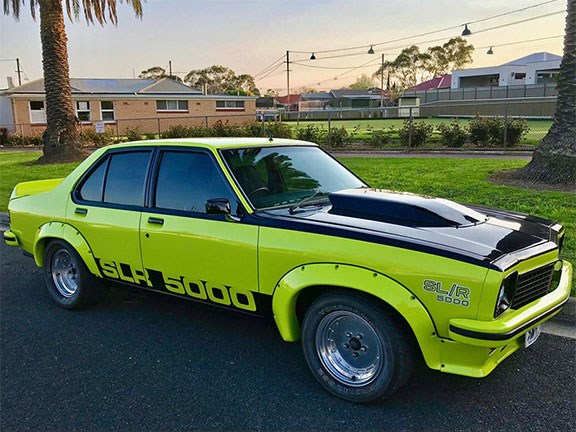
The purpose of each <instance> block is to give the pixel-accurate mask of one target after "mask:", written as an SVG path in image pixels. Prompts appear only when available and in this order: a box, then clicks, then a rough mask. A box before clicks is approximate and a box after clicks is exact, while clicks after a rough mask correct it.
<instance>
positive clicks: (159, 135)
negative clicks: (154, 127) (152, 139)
mask: <svg viewBox="0 0 576 432" xmlns="http://www.w3.org/2000/svg"><path fill="white" fill-rule="evenodd" d="M161 136H162V129H161V128H160V119H158V139H160V137H161Z"/></svg>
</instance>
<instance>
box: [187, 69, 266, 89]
mask: <svg viewBox="0 0 576 432" xmlns="http://www.w3.org/2000/svg"><path fill="white" fill-rule="evenodd" d="M184 81H185V82H186V83H188V84H189V85H190V86H192V87H195V88H204V87H206V89H207V92H208V93H209V94H230V95H243V96H252V95H256V96H259V95H260V90H258V88H256V84H255V83H254V78H253V77H252V75H248V74H241V75H236V72H234V71H233V70H232V69H230V68H227V67H225V66H219V65H213V66H210V67H207V68H205V69H195V70H192V71H190V72H188V73H187V74H186V76H185V77H184Z"/></svg>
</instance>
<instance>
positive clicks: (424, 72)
mask: <svg viewBox="0 0 576 432" xmlns="http://www.w3.org/2000/svg"><path fill="white" fill-rule="evenodd" d="M473 52H474V46H473V45H470V44H468V42H467V41H466V40H464V39H462V38H461V37H456V38H452V39H450V40H449V41H448V42H446V43H445V44H443V45H438V46H433V47H430V48H428V49H427V50H426V52H421V51H420V48H418V46H416V45H412V46H411V47H408V48H404V49H403V50H402V51H401V52H400V54H399V55H398V57H396V58H395V59H394V60H392V61H386V62H384V65H383V66H381V67H380V68H379V69H378V70H377V71H376V72H375V73H374V75H373V76H374V77H380V74H381V73H382V67H384V72H385V73H387V75H388V77H389V79H390V78H393V79H394V81H395V83H396V89H397V91H399V92H401V91H402V90H404V89H406V88H408V87H413V86H415V85H416V84H418V83H419V82H422V81H426V80H428V79H431V78H433V77H435V76H438V75H442V74H445V73H449V72H451V71H453V70H455V69H460V68H462V67H463V66H465V65H467V64H469V63H471V62H472V53H473Z"/></svg>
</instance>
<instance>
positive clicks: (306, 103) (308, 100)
mask: <svg viewBox="0 0 576 432" xmlns="http://www.w3.org/2000/svg"><path fill="white" fill-rule="evenodd" d="M333 100H334V96H333V95H332V94H331V93H329V92H318V93H302V94H301V95H300V102H299V103H298V110H299V111H317V110H324V109H326V108H327V107H329V106H331V103H332V101H333Z"/></svg>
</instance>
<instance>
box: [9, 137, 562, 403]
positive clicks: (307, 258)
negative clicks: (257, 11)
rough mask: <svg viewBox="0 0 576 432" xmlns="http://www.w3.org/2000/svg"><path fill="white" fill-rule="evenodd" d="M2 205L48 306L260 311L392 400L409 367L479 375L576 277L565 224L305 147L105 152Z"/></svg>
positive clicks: (327, 364)
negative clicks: (356, 168) (371, 173)
mask: <svg viewBox="0 0 576 432" xmlns="http://www.w3.org/2000/svg"><path fill="white" fill-rule="evenodd" d="M9 211H10V221H11V225H10V230H9V231H6V232H5V233H4V239H5V241H6V243H7V244H9V245H14V246H20V247H21V248H22V249H23V250H24V252H25V253H27V254H30V255H32V256H33V257H34V260H35V262H36V265H37V266H39V267H43V268H44V274H45V279H46V285H47V287H48V292H49V293H50V295H51V296H52V298H53V299H54V301H55V302H56V303H57V304H58V305H59V306H61V307H63V308H67V309H73V308H78V307H82V306H86V305H89V304H91V303H93V302H95V301H97V300H98V299H100V298H101V297H102V295H104V294H105V292H106V287H107V286H109V285H110V282H115V283H120V284H127V285H132V286H136V287H140V288H142V289H145V290H152V291H157V292H161V293H165V294H169V295H172V296H177V297H181V298H183V299H187V300H195V301H198V302H202V303H207V304H210V305H214V306H218V307H223V308H228V309H232V310H235V311H239V312H242V313H248V314H256V315H262V316H270V317H273V319H274V321H275V323H276V326H277V328H278V331H279V333H280V336H281V337H282V338H283V339H284V340H285V341H289V342H294V341H298V340H300V341H301V343H302V348H303V351H304V356H305V358H306V361H307V363H308V365H309V366H310V370H311V372H312V374H313V375H314V376H315V377H316V379H317V380H318V381H319V383H320V384H321V385H322V386H323V387H324V388H326V389H327V390H328V391H330V392H332V393H333V394H335V395H337V396H339V397H341V398H343V399H346V400H350V401H354V402H371V401H376V400H380V399H384V398H386V397H388V396H390V395H391V394H392V393H393V392H394V391H396V390H397V389H399V388H400V387H401V386H402V385H403V384H404V383H405V382H406V381H407V380H408V378H409V377H410V375H411V373H412V371H413V368H414V364H415V363H416V362H417V361H419V360H420V359H423V361H424V362H425V363H426V365H427V366H428V367H430V368H431V369H435V370H439V371H442V372H447V373H452V374H458V375H464V376H469V377H484V376H486V375H488V374H489V373H490V372H491V371H492V370H493V369H494V368H495V367H496V366H497V365H498V364H499V363H500V362H502V361H503V360H504V359H505V358H507V357H508V356H510V355H511V354H512V353H514V352H515V351H516V350H518V349H521V348H524V347H527V346H529V345H530V344H532V343H533V342H535V341H536V339H537V337H538V335H539V329H540V327H539V326H540V325H541V324H542V323H543V322H545V321H546V320H548V319H550V318H551V317H552V316H554V315H555V314H557V313H558V312H560V310H561V308H562V306H563V304H564V303H565V302H566V301H567V299H568V297H569V293H570V286H571V278H572V268H571V265H570V263H568V262H566V261H562V260H560V259H559V253H560V250H561V248H562V242H563V239H564V229H563V228H562V226H561V225H559V224H556V223H554V222H552V221H549V220H545V219H541V218H537V217H532V216H528V215H525V214H518V213H511V212H507V211H502V210H495V209H489V208H481V207H477V206H464V205H461V204H457V203H455V202H451V201H448V200H444V199H439V198H432V197H426V196H420V195H414V194H409V193H402V192H392V191H386V190H379V189H373V188H370V187H369V186H368V185H367V184H366V183H365V182H364V181H363V180H361V179H360V178H358V177H357V176H356V175H355V174H354V173H352V172H350V171H349V170H348V169H346V168H345V167H344V166H342V165H341V164H340V163H339V162H338V161H336V160H335V159H333V158H332V157H331V156H330V155H328V154H327V153H326V152H324V151H323V150H322V149H320V148H319V147H318V146H316V145H315V144H312V143H307V142H302V141H294V140H284V139H273V140H272V139H270V140H268V139H253V138H223V139H186V140H161V141H141V142H134V143H128V144H122V145H114V146H110V147H106V148H102V149H100V150H98V151H96V152H95V153H93V154H92V155H91V156H90V157H88V158H87V159H86V160H85V161H84V162H83V163H82V164H80V165H79V166H78V167H77V168H76V169H75V170H74V171H73V172H72V173H71V174H70V175H69V176H68V177H66V178H64V179H55V180H44V181H35V182H26V183H20V184H18V185H17V186H16V187H15V189H14V191H13V193H12V196H11V198H10V203H9ZM230 331H233V329H230Z"/></svg>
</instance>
